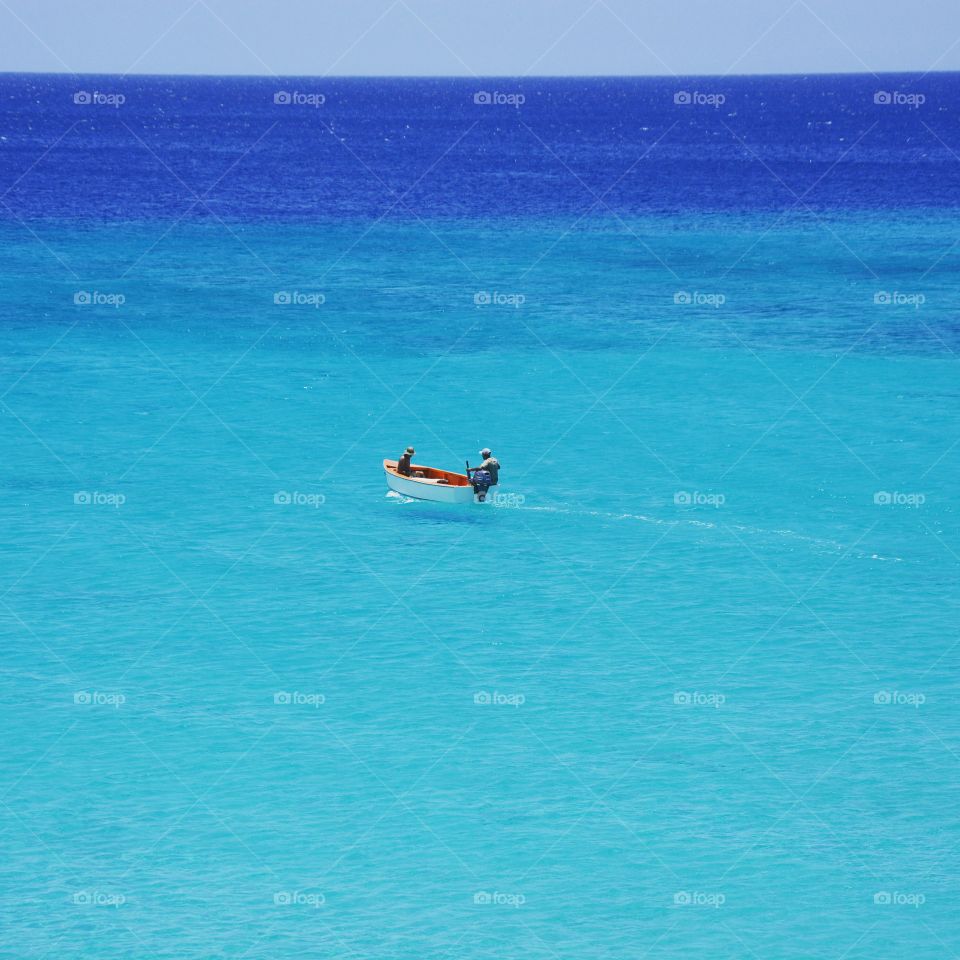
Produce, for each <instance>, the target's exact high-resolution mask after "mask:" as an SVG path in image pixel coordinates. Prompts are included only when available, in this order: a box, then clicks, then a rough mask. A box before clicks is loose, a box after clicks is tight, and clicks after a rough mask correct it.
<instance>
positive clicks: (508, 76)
mask: <svg viewBox="0 0 960 960" xmlns="http://www.w3.org/2000/svg"><path fill="white" fill-rule="evenodd" d="M947 74H960V70H798V71H786V72H782V73H760V72H757V73H531V74H514V73H488V74H470V73H331V74H324V73H188V72H176V73H148V72H138V71H133V72H122V71H121V72H114V71H102V72H98V71H89V70H82V71H70V70H0V77H184V78H194V79H217V78H220V77H224V78H231V79H242V80H284V79H307V80H513V81H524V80H681V79H682V80H687V79H699V78H703V79H708V80H725V79H734V78H741V77H882V76H888V77H892V76H905V77H921V78H922V77H928V76H931V75H947Z"/></svg>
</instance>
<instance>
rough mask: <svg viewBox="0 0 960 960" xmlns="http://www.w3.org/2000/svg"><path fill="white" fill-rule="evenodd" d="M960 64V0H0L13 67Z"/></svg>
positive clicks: (741, 69) (306, 70)
mask: <svg viewBox="0 0 960 960" xmlns="http://www.w3.org/2000/svg"><path fill="white" fill-rule="evenodd" d="M957 69H960V2H958V0H916V2H911V3H906V2H902V0H657V2H655V3H652V2H648V0H476V2H467V0H0V70H4V71H49V72H77V73H226V74H267V75H270V74H293V75H301V74H311V75H337V74H366V75H370V74H380V75H383V74H386V75H423V74H461V75H467V76H469V75H472V74H477V75H481V76H483V75H505V74H506V75H524V74H541V75H542V74H551V75H555V74H572V75H577V74H579V75H584V74H587V75H594V74H668V75H669V74H674V73H676V74H689V73H711V74H723V73H814V72H816V73H824V72H850V71H854V72H883V71H920V72H925V71H928V70H957Z"/></svg>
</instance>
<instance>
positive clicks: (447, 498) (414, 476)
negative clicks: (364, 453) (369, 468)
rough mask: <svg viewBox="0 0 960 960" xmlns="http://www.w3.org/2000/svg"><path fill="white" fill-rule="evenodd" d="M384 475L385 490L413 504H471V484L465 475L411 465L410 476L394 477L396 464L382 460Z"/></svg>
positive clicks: (395, 462) (396, 475)
mask: <svg viewBox="0 0 960 960" xmlns="http://www.w3.org/2000/svg"><path fill="white" fill-rule="evenodd" d="M383 472H384V473H385V474H386V475H387V486H388V487H389V488H390V489H391V490H394V491H396V492H397V493H402V494H403V495H404V496H405V497H413V499H414V500H432V501H433V502H434V503H473V500H474V494H473V484H472V483H470V481H469V480H468V479H467V477H466V475H465V474H462V473H452V472H451V471H449V470H437V469H435V468H434V467H422V466H420V465H419V464H416V463H412V464H410V474H411V475H410V476H409V477H407V476H404V475H403V474H402V473H397V461H396V460H384V461H383Z"/></svg>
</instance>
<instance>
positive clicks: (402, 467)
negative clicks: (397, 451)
mask: <svg viewBox="0 0 960 960" xmlns="http://www.w3.org/2000/svg"><path fill="white" fill-rule="evenodd" d="M416 452H417V451H416V450H414V449H413V447H407V449H406V450H404V451H403V456H402V457H401V458H400V459H399V460H398V461H397V473H399V474H402V475H403V476H405V477H409V476H410V473H411V470H410V458H411V457H412V456H413V455H414V454H415V453H416Z"/></svg>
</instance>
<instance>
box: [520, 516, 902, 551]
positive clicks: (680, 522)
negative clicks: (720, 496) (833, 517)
mask: <svg viewBox="0 0 960 960" xmlns="http://www.w3.org/2000/svg"><path fill="white" fill-rule="evenodd" d="M514 509H518V510H528V511H535V512H539V513H564V514H574V515H577V516H587V517H599V518H601V519H604V520H632V521H635V522H637V523H652V524H655V525H657V526H664V527H681V526H685V527H703V528H705V529H708V530H732V531H734V533H743V534H746V535H749V536H763V537H778V538H781V539H784V540H797V541H799V542H802V543H808V544H810V545H811V546H815V547H822V548H826V549H829V550H831V551H833V552H837V553H846V552H847V551H849V550H850V549H851V548H850V547H849V546H848V545H847V544H844V543H840V542H839V541H838V540H828V539H825V538H823V537H811V536H808V535H807V534H804V533H797V532H796V531H795V530H788V529H775V530H767V529H764V528H763V527H751V526H747V525H745V524H740V523H712V522H710V521H709V520H693V519H691V520H684V519H665V518H663V517H651V516H648V515H647V514H643V513H610V512H609V511H605V510H574V509H571V508H570V507H528V506H525V505H524V506H519V507H516V508H514ZM850 556H851V557H853V558H854V559H856V560H879V561H884V562H887V563H903V562H904V561H903V557H886V556H883V555H881V554H879V553H865V552H863V551H856V552H854V553H851V554H850Z"/></svg>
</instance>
